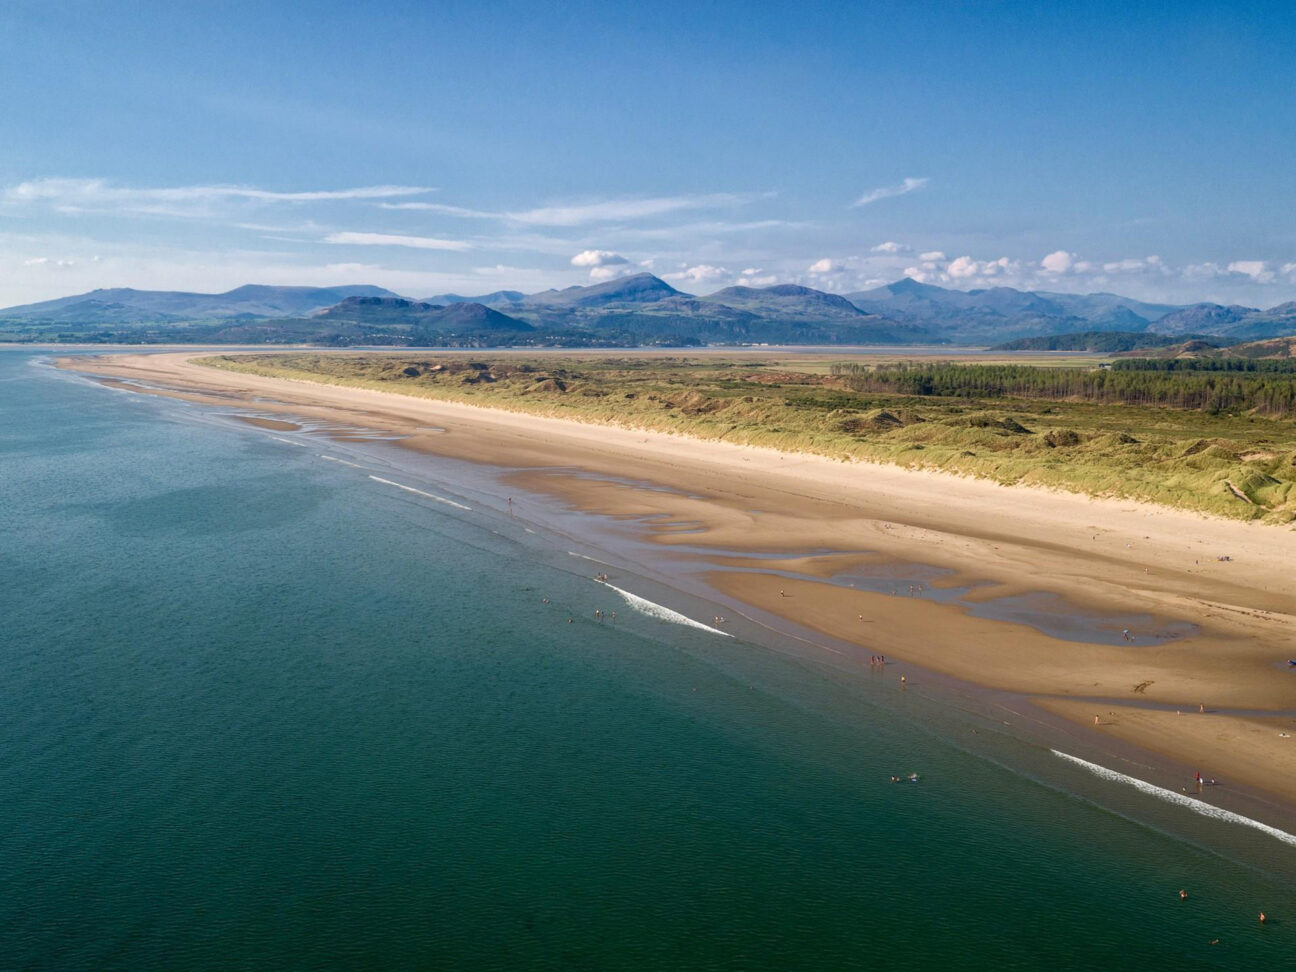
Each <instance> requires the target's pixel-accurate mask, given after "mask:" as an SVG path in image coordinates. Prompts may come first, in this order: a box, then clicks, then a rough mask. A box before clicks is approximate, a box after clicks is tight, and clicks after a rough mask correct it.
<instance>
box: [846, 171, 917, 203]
mask: <svg viewBox="0 0 1296 972" xmlns="http://www.w3.org/2000/svg"><path fill="white" fill-rule="evenodd" d="M930 181H931V180H930V179H914V178H907V179H905V180H904V182H902V183H900V184H899V185H898V186H879V187H878V188H877V189H870V190H869V191H868V192H866V193H864V195H862V196H860V197H859V198H858V199H856V200H855V201H854V202H853V203H851V204H850V206H849V207H848V208H850V209H854V208H855V207H857V206H867V205H869V204H870V203H875V202H877V201H878V200H879V199H890V198H892V197H893V196H903V195H906V194H907V193H911V192H916V191H917V190H919V189H922V188H923V187H924V186H926V185H927V183H928V182H930Z"/></svg>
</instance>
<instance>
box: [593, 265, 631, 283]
mask: <svg viewBox="0 0 1296 972" xmlns="http://www.w3.org/2000/svg"><path fill="white" fill-rule="evenodd" d="M632 272H633V271H631V269H630V268H629V267H624V266H611V267H592V268H591V269H590V274H589V275H590V280H592V281H594V282H595V283H602V282H603V281H605V280H615V279H616V278H617V277H624V276H626V274H629V273H632Z"/></svg>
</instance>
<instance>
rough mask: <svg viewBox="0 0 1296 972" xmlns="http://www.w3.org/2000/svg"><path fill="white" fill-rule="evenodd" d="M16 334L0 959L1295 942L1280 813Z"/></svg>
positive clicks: (561, 963)
mask: <svg viewBox="0 0 1296 972" xmlns="http://www.w3.org/2000/svg"><path fill="white" fill-rule="evenodd" d="M43 358H44V355H43V354H42V353H40V352H37V351H33V350H21V349H18V350H3V351H0V618H2V619H3V626H2V627H0V666H2V671H3V678H0V929H2V931H0V968H4V969H28V968H30V969H131V970H147V969H170V968H185V969H191V968H213V969H216V968H219V969H230V968H275V969H292V968H333V967H337V968H356V969H376V968H436V969H450V968H454V969H460V968H462V969H477V968H482V969H490V968H498V969H515V968H544V969H650V968H670V969H683V968H690V969H815V968H824V969H849V968H878V969H926V968H931V969H944V968H1022V969H1033V968H1049V969H1054V970H1057V969H1095V968H1101V969H1125V968H1131V969H1133V968H1138V969H1143V970H1146V969H1151V968H1168V967H1184V968H1215V967H1219V968H1238V969H1279V968H1291V967H1293V966H1296V893H1294V892H1293V890H1292V888H1293V883H1292V879H1293V877H1294V876H1296V848H1293V847H1292V846H1290V845H1288V844H1286V843H1284V842H1283V841H1282V840H1281V839H1279V838H1277V837H1275V836H1273V835H1271V834H1267V833H1264V832H1262V831H1259V830H1255V829H1252V828H1248V827H1245V826H1241V825H1239V824H1237V823H1231V822H1226V821H1219V820H1212V819H1207V818H1205V817H1202V816H1199V815H1197V814H1194V813H1192V812H1191V811H1189V810H1187V809H1185V808H1183V807H1178V806H1174V805H1171V804H1167V803H1165V802H1163V801H1161V800H1158V799H1156V798H1155V797H1154V796H1151V795H1148V794H1146V793H1142V792H1139V791H1138V790H1136V789H1134V788H1133V787H1130V786H1127V785H1124V784H1122V783H1119V782H1113V781H1110V780H1105V779H1100V778H1098V777H1096V776H1094V775H1093V774H1092V773H1090V772H1088V771H1086V770H1085V769H1084V768H1083V767H1079V766H1076V765H1074V764H1071V763H1068V762H1066V761H1064V760H1061V759H1059V758H1057V757H1056V756H1054V755H1053V754H1051V753H1050V752H1049V750H1048V748H1047V747H1046V746H1043V745H1041V744H1039V743H1038V742H1032V741H1031V740H1030V739H1029V738H1025V737H1023V736H1021V735H1019V734H1017V733H1015V732H1014V731H1013V730H1012V727H1010V726H1004V725H1003V724H1002V722H1001V721H996V720H994V719H991V718H988V717H986V716H985V715H984V713H980V712H978V711H974V707H968V708H967V710H966V711H965V710H964V709H963V708H961V707H959V706H958V705H953V704H951V702H950V697H949V696H948V695H946V696H944V697H942V698H938V697H936V696H935V695H929V694H925V693H924V692H922V691H921V690H920V686H918V687H916V688H915V689H914V690H912V691H908V692H905V693H900V692H898V691H897V690H896V686H895V684H894V683H893V682H891V681H890V680H887V679H883V678H878V677H876V676H874V675H871V674H870V673H869V672H858V673H855V672H844V671H839V670H834V669H833V668H830V667H828V666H827V665H824V664H821V663H819V662H817V661H815V660H814V659H813V658H812V657H807V656H805V655H804V654H802V653H798V652H796V651H792V650H783V648H782V647H781V646H780V642H779V639H778V637H777V636H775V635H774V634H771V633H769V632H765V633H762V632H760V631H758V630H756V628H755V626H750V625H749V626H747V627H743V626H737V629H736V633H737V635H738V636H737V637H733V638H725V637H721V636H718V635H716V634H713V633H711V632H708V631H705V630H701V629H698V628H694V627H689V626H687V625H683V624H678V623H671V622H669V621H662V620H660V619H659V618H658V617H654V616H652V614H650V613H645V612H644V611H643V610H636V609H635V608H634V607H633V606H631V605H630V604H628V603H626V602H625V601H623V600H618V599H617V598H616V597H614V596H613V594H612V592H609V591H608V590H607V589H606V588H604V587H601V586H599V585H597V584H595V583H593V582H592V580H591V578H590V575H591V574H592V573H593V572H594V571H595V570H597V569H598V568H597V567H595V566H594V565H592V564H591V563H590V562H588V561H585V560H582V559H580V558H578V557H573V556H572V555H571V551H573V550H578V552H582V553H584V554H585V555H587V556H596V557H597V556H599V554H600V547H599V539H598V531H597V529H595V525H593V524H592V525H591V532H589V533H586V532H582V534H581V546H580V547H579V548H577V547H574V546H573V542H572V540H571V531H572V528H571V523H570V521H569V520H568V519H564V517H563V515H562V514H561V513H560V511H549V512H546V511H545V510H543V509H542V508H541V506H540V503H541V501H540V500H538V499H526V500H525V501H523V500H519V502H518V505H519V508H520V510H521V512H520V514H519V515H518V516H515V517H509V516H508V515H507V513H506V512H505V511H504V509H503V503H504V502H505V501H504V499H503V498H502V497H503V496H504V491H503V489H502V487H501V486H500V484H499V483H498V482H497V480H496V479H495V473H494V472H492V471H490V470H475V471H474V470H473V469H471V468H466V467H464V466H463V465H462V464H452V463H447V462H443V461H438V460H434V459H431V458H427V457H417V456H413V455H406V456H401V455H399V453H401V452H402V450H399V449H398V448H397V447H395V446H393V445H391V444H390V443H381V442H375V443H366V442H346V443H333V442H330V441H328V440H326V439H324V438H322V437H320V436H313V437H312V436H307V435H305V434H300V433H272V432H269V431H266V430H262V429H258V428H253V427H250V426H247V425H246V424H243V423H240V422H238V421H237V420H235V419H234V418H232V417H231V416H230V415H229V412H228V410H220V409H212V408H205V407H200V406H194V405H188V404H185V403H180V402H175V401H170V400H166V399H159V398H154V397H148V396H141V395H135V394H131V393H127V392H121V391H114V390H111V389H107V388H103V387H100V386H97V385H94V384H92V383H90V382H88V381H86V380H84V379H81V378H78V377H75V376H71V375H68V374H66V373H60V372H57V371H55V370H53V369H52V368H50V367H49V366H48V364H46V363H45V362H44V361H43ZM323 455H328V456H331V457H333V458H334V459H342V460H345V461H343V462H338V461H328V460H326V459H324V458H322V456H323ZM347 463H350V465H348V464H347ZM371 476H378V477H379V478H380V479H385V480H388V483H383V482H379V481H376V480H374V479H372V478H370V477H371ZM474 476H476V477H478V478H477V479H476V480H475V479H474ZM389 483H400V484H402V485H405V486H410V487H413V488H415V489H417V490H419V491H420V492H411V491H410V490H408V489H400V488H396V487H394V486H391V485H389ZM425 494H426V495H425ZM437 497H439V498H437ZM445 500H449V501H450V502H445ZM532 510H534V515H532V513H531V512H530V511H532ZM617 549H618V548H617V547H616V545H615V544H614V543H613V542H612V541H611V540H609V543H608V547H607V551H606V552H607V559H608V560H609V562H610V563H613V564H614V566H613V567H612V568H611V569H612V570H614V571H615V577H614V580H615V583H616V584H617V585H618V586H619V587H622V588H625V589H626V590H630V591H633V592H635V593H636V594H638V595H639V596H641V597H644V598H646V599H648V600H649V601H651V602H654V603H657V604H664V605H666V606H667V607H669V608H671V609H673V610H676V611H679V612H681V613H683V614H685V615H687V616H690V617H693V618H700V619H702V620H709V619H710V618H711V616H712V615H714V614H716V613H723V610H722V609H721V608H717V607H715V606H714V605H711V604H708V603H706V602H705V601H703V600H700V599H699V592H698V591H697V590H694V589H689V588H688V586H687V585H680V586H679V587H672V586H671V584H670V583H668V578H666V577H665V576H664V575H663V574H662V573H661V571H660V569H657V568H653V569H649V568H647V567H645V569H644V570H643V572H642V573H636V572H635V570H634V566H633V564H629V563H625V562H622V561H618V560H617ZM604 569H608V568H604ZM545 598H547V599H548V603H546V602H545V601H544V599H545ZM596 609H602V610H604V611H609V610H616V611H617V621H616V623H615V624H613V623H611V622H610V620H604V621H601V622H600V621H599V620H597V619H596V618H595V614H594V612H595V610H596ZM568 618H571V619H572V621H571V623H568ZM918 681H921V680H918ZM973 730H976V731H975V732H974V731H973ZM910 772H917V773H919V774H920V781H919V782H918V783H916V784H901V785H895V784H892V783H891V782H890V778H891V776H892V775H896V774H907V773H910ZM1180 888H1186V889H1188V891H1189V897H1188V899H1187V900H1186V901H1182V902H1181V901H1180V900H1179V897H1178V891H1179V889H1180ZM1262 909H1263V910H1265V911H1266V912H1268V913H1269V915H1270V916H1271V921H1270V923H1269V925H1268V926H1267V927H1260V925H1259V923H1258V922H1257V920H1256V916H1257V913H1258V912H1259V911H1260V910H1262ZM1215 939H1218V940H1219V944H1217V945H1211V944H1209V943H1210V942H1211V941H1212V940H1215Z"/></svg>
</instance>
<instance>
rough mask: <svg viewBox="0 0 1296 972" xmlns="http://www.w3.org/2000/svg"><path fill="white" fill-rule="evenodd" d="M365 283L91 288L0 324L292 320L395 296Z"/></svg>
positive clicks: (3, 314)
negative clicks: (221, 289) (203, 290)
mask: <svg viewBox="0 0 1296 972" xmlns="http://www.w3.org/2000/svg"><path fill="white" fill-rule="evenodd" d="M395 296H397V295H396V294H393V293H392V292H391V291H389V290H384V289H383V288H381V287H372V286H368V285H359V286H349V287H268V286H262V285H256V284H249V285H247V286H243V287H237V288H235V289H234V290H230V291H226V292H225V293H223V294H198V293H188V292H185V291H173V290H131V289H130V288H115V289H112V290H92V291H90V292H89V293H85V294H77V295H75V296H72V297H60V298H57V299H56V300H46V301H41V302H40V303H37V304H23V305H21V306H18V307H8V308H5V309H4V310H0V320H11V321H31V322H37V321H45V322H50V323H67V324H159V323H183V322H187V321H215V320H222V319H225V318H233V317H243V318H270V317H297V316H301V315H306V314H311V313H314V312H315V311H317V310H322V309H324V308H326V307H332V306H333V305H334V304H337V303H339V302H341V301H343V300H346V299H347V298H349V297H395Z"/></svg>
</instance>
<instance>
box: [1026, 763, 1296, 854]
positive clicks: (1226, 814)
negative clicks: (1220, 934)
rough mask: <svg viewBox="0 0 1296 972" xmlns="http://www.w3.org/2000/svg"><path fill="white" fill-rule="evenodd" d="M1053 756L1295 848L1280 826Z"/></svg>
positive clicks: (1102, 768) (1293, 840) (1103, 768)
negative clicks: (1248, 828) (1255, 831)
mask: <svg viewBox="0 0 1296 972" xmlns="http://www.w3.org/2000/svg"><path fill="white" fill-rule="evenodd" d="M1049 751H1050V752H1051V753H1052V754H1053V755H1054V756H1057V757H1058V758H1060V759H1064V760H1066V761H1067V762H1068V763H1075V765H1077V766H1082V767H1084V768H1085V769H1087V770H1088V771H1089V772H1090V773H1092V774H1093V775H1094V776H1098V777H1101V778H1102V779H1104V780H1111V781H1112V782H1114V783H1124V784H1126V785H1127V786H1132V787H1134V789H1136V790H1138V791H1140V792H1142V793H1146V794H1148V796H1153V797H1156V798H1157V799H1158V800H1164V801H1165V802H1166V803H1173V804H1175V805H1176V806H1180V807H1187V808H1188V809H1189V810H1191V811H1192V812H1193V813H1197V814H1200V815H1201V816H1203V817H1210V818H1211V819H1212V820H1223V821H1224V822H1226V823H1235V824H1241V825H1242V826H1243V827H1250V828H1252V829H1253V830H1259V831H1261V832H1262V833H1266V834H1268V835H1269V836H1270V837H1275V838H1277V839H1278V840H1281V841H1282V842H1283V843H1284V844H1291V845H1292V846H1293V847H1296V836H1294V835H1292V834H1289V833H1287V831H1285V830H1279V829H1278V828H1277V827H1270V826H1269V825H1268V824H1266V823H1261V822H1260V821H1259V820H1252V819H1251V818H1250V817H1244V816H1242V814H1240V813H1234V812H1233V811H1232V810H1224V809H1222V808H1221V807H1213V806H1211V805H1210V804H1209V803H1203V802H1202V801H1201V800H1194V799H1193V798H1192V797H1190V796H1187V795H1186V794H1183V793H1176V792H1175V791H1174V790H1167V789H1166V788H1165V787H1161V786H1154V785H1152V784H1151V783H1145V782H1144V781H1143V780H1140V779H1137V778H1136V777H1133V776H1126V775H1125V774H1124V773H1118V772H1116V770H1112V769H1108V768H1107V767H1106V766H1099V765H1098V764H1097V763H1090V762H1089V761H1088V760H1083V759H1081V758H1080V757H1078V756H1071V755H1069V754H1067V753H1063V752H1059V751H1058V750H1056V749H1052V750H1049Z"/></svg>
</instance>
